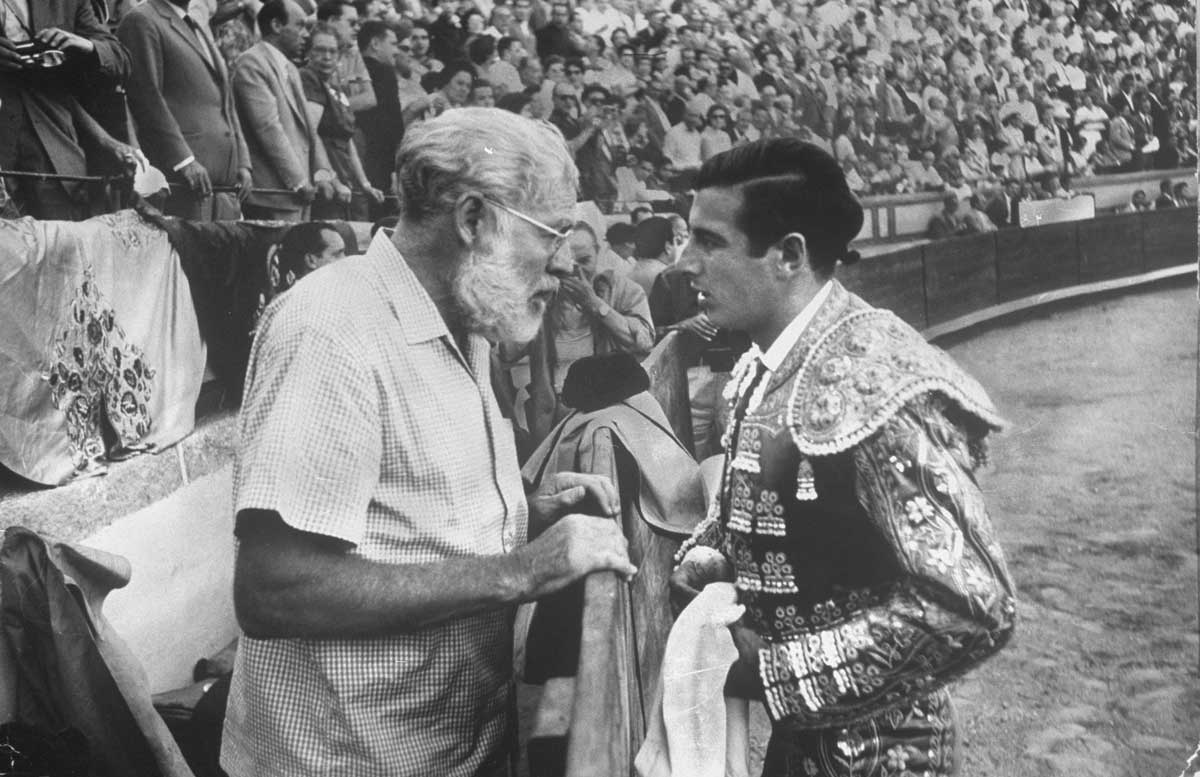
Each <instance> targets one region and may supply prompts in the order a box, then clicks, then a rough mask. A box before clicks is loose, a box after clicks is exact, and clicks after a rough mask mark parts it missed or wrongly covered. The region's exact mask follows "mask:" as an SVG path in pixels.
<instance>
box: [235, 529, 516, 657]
mask: <svg viewBox="0 0 1200 777" xmlns="http://www.w3.org/2000/svg"><path fill="white" fill-rule="evenodd" d="M275 520H276V521H278V520H279V519H278V518H276V519H275ZM530 572H531V570H529V569H527V568H526V564H525V556H524V554H520V553H514V554H509V555H504V556H478V557H466V558H451V559H446V560H444V561H438V562H432V563H428V564H384V563H380V562H376V561H370V560H367V559H363V558H360V557H357V556H353V555H350V554H349V553H348V552H347V551H346V549H345V546H342V545H340V543H337V541H335V540H331V539H328V538H324V537H319V536H316V535H311V534H305V533H303V532H298V531H295V530H292V529H290V528H287V527H283V526H277V527H275V528H273V529H271V530H270V531H269V532H264V533H256V532H243V533H242V542H241V544H240V546H239V549H238V559H237V568H236V573H235V576H234V602H235V605H236V608H237V616H238V622H239V624H240V625H241V626H242V628H243V629H244V630H245V632H246V633H247V634H248V635H249V636H251V637H258V638H264V639H265V638H308V639H333V638H347V637H349V638H359V637H377V636H384V635H387V634H398V633H404V632H412V631H417V630H419V629H423V628H426V627H428V626H432V625H435V624H437V623H441V622H444V621H448V620H451V619H454V618H460V617H463V616H467V615H474V614H477V613H480V612H484V611H487V610H492V609H496V608H498V607H503V606H505V605H510V604H515V603H517V602H518V601H521V600H523V599H524V598H525V597H526V596H527V595H528V593H529V590H530V586H529V585H528V583H527V581H528V580H530V579H531V575H530Z"/></svg>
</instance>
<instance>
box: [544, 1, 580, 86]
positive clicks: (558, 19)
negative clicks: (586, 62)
mask: <svg viewBox="0 0 1200 777" xmlns="http://www.w3.org/2000/svg"><path fill="white" fill-rule="evenodd" d="M570 19H571V8H570V6H569V5H567V4H566V3H559V2H556V3H554V4H553V5H551V6H550V23H549V24H547V25H546V26H545V27H542V28H541V29H540V30H538V31H537V34H536V36H537V55H538V56H539V57H541V58H543V59H545V58H546V57H550V56H559V57H563V58H567V57H582V56H584V55H585V52H584V50H583V45H582V41H581V40H579V38H578V36H576V35H574V34H573V33H572V32H571V30H570V29H569V28H568V26H567V23H568V22H569V21H570ZM564 75H565V73H564Z"/></svg>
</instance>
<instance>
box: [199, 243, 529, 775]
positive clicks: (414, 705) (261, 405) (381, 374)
mask: <svg viewBox="0 0 1200 777" xmlns="http://www.w3.org/2000/svg"><path fill="white" fill-rule="evenodd" d="M488 351H489V346H488V343H487V341H486V340H484V339H483V338H482V337H479V336H477V335H472V336H471V337H470V339H469V342H468V343H467V347H466V349H465V351H463V352H460V351H459V350H458V348H457V347H456V346H455V344H454V341H453V339H452V338H451V337H450V334H449V332H448V330H447V329H446V326H445V323H444V322H443V320H442V318H441V316H440V315H439V313H438V311H437V308H436V307H435V306H434V304H433V301H432V300H431V299H430V297H429V295H428V294H427V293H426V292H425V290H424V289H423V287H422V286H421V285H420V283H419V282H418V281H417V279H416V277H415V276H414V275H413V273H412V271H411V270H410V269H409V268H408V265H407V264H406V263H405V261H404V259H403V258H402V257H401V256H400V254H399V252H398V251H396V249H395V247H394V246H393V245H392V243H391V242H390V241H389V240H388V239H387V238H386V237H385V236H382V235H380V236H377V237H376V239H375V240H374V241H373V242H372V243H371V246H370V249H369V250H368V251H367V253H366V254H365V255H364V256H361V257H354V258H350V259H345V260H343V261H341V262H336V263H334V264H332V265H330V266H328V267H326V268H322V269H320V270H318V271H316V272H314V273H312V274H311V275H310V276H308V277H306V278H305V279H304V280H303V281H302V282H300V283H299V284H297V285H296V286H295V288H293V289H292V290H291V291H289V292H288V293H287V294H285V295H284V296H282V297H281V298H280V299H279V300H277V301H276V302H275V303H273V304H272V305H271V306H270V307H268V309H267V311H266V313H265V314H264V317H263V320H262V323H261V325H260V328H259V333H258V336H257V338H256V339H255V343H254V348H253V351H252V354H251V360H250V368H249V372H248V374H247V379H246V385H247V390H246V395H245V399H244V402H243V405H242V411H241V417H240V436H241V440H240V448H239V452H238V457H237V461H236V464H235V468H234V505H235V509H236V510H239V511H240V510H245V509H252V508H257V509H263V510H274V511H276V512H278V513H279V514H280V516H282V518H283V520H284V521H286V522H287V523H288V524H289V525H291V526H293V527H294V528H297V529H300V530H303V531H306V532H312V533H317V534H322V535H327V536H330V537H335V538H338V539H341V540H344V541H346V542H348V543H351V545H352V549H351V550H350V551H349V552H350V553H352V554H355V555H358V556H361V557H363V558H367V559H371V560H374V561H379V562H383V563H394V564H403V563H422V562H432V561H437V560H440V559H446V558H450V557H457V556H473V555H492V554H499V553H506V552H509V551H511V550H513V549H514V548H515V547H516V546H518V545H519V544H521V543H524V542H525V539H526V518H527V508H526V503H525V497H524V493H523V491H522V487H521V480H520V473H519V470H518V468H517V461H516V452H515V447H514V445H513V441H512V437H511V431H510V430H509V427H508V426H507V425H506V423H505V421H504V419H503V418H502V417H501V415H500V411H499V408H498V406H497V404H496V401H495V398H494V396H493V394H492V389H491V384H490V381H489V378H488V370H489V365H488ZM511 616H512V613H511V611H509V610H502V611H495V612H489V613H484V614H481V615H475V616H470V617H464V618H458V619H455V620H453V621H450V622H447V623H445V624H442V625H439V626H434V627H431V628H427V629H424V630H421V631H418V632H414V633H409V634H401V635H395V636H388V637H379V638H375V639H364V640H336V639H329V640H305V639H274V640H258V639H250V638H246V637H243V639H242V641H241V645H240V648H239V651H238V657H237V662H236V665H235V668H234V673H233V685H232V688H231V689H230V695H229V707H228V712H227V715H226V721H225V731H224V738H223V743H222V752H221V765H222V766H223V767H224V768H225V770H226V771H227V772H228V773H229V774H230V775H231V777H270V776H271V775H280V776H281V777H282V776H283V775H287V776H288V777H296V776H297V775H330V774H337V775H389V777H391V776H399V775H421V776H422V777H425V775H439V776H442V775H473V774H475V773H476V772H477V771H478V770H479V768H480V767H481V765H488V764H490V763H491V762H492V761H494V760H495V758H496V757H497V755H498V754H499V751H500V750H501V749H502V744H503V740H504V737H505V736H506V735H507V731H508V726H509V724H510V721H509V720H508V717H509V714H508V713H509V693H510V689H511V666H512V664H511V655H510V654H511V640H512V634H511Z"/></svg>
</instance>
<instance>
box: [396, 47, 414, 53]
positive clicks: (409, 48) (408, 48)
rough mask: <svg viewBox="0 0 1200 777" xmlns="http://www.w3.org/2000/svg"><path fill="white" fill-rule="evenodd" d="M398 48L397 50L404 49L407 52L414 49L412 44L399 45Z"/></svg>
mask: <svg viewBox="0 0 1200 777" xmlns="http://www.w3.org/2000/svg"><path fill="white" fill-rule="evenodd" d="M396 49H397V51H403V52H404V53H406V54H407V53H408V52H410V51H412V46H397V47H396Z"/></svg>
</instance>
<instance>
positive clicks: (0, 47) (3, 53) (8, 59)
mask: <svg viewBox="0 0 1200 777" xmlns="http://www.w3.org/2000/svg"><path fill="white" fill-rule="evenodd" d="M24 69H25V61H24V60H23V59H21V55H20V54H18V53H17V48H16V46H15V45H13V42H12V41H10V40H9V39H8V38H0V73H15V72H17V71H19V70H24Z"/></svg>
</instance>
